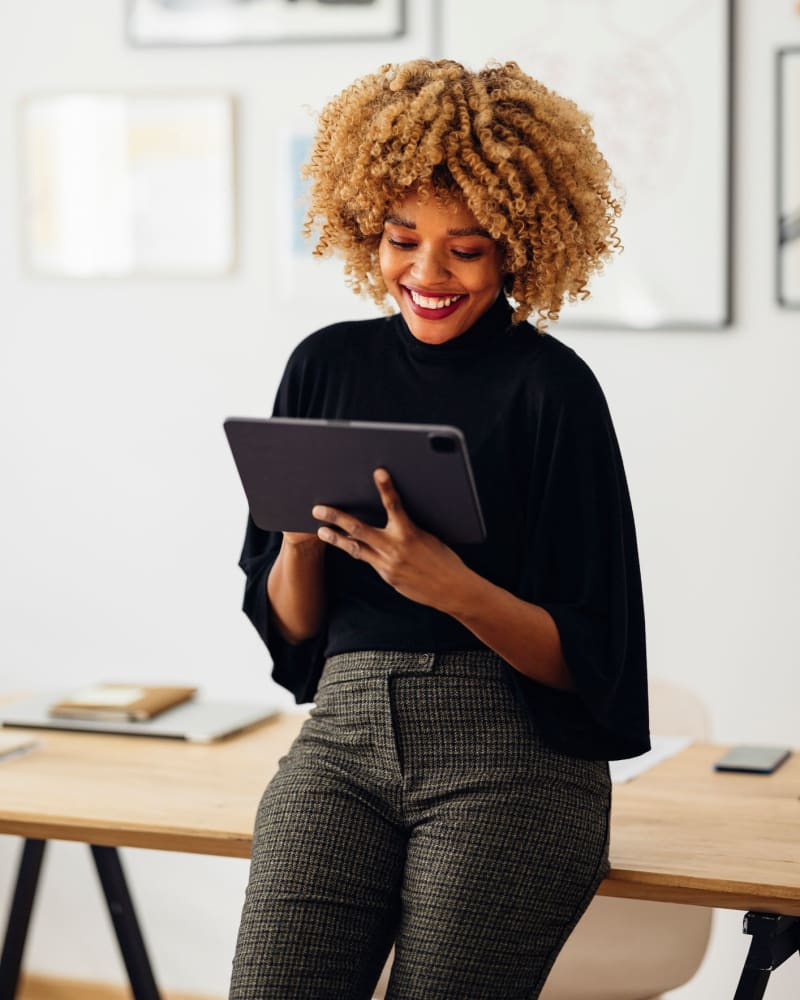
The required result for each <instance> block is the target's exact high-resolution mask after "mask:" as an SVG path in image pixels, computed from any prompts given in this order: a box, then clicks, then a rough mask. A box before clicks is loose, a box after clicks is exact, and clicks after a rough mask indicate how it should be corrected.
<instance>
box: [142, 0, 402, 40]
mask: <svg viewBox="0 0 800 1000" xmlns="http://www.w3.org/2000/svg"><path fill="white" fill-rule="evenodd" d="M126 24H127V37H128V41H129V42H130V43H131V44H132V45H143V46H152V45H247V44H251V45H264V44H269V43H285V42H289V43H291V42H304V43H306V42H353V41H359V42H361V41H365V42H374V41H382V40H386V39H391V38H398V37H400V36H401V35H403V34H405V31H406V0H248V2H247V3H243V2H241V0H128V8H127V19H126Z"/></svg>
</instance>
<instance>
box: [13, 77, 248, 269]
mask: <svg viewBox="0 0 800 1000" xmlns="http://www.w3.org/2000/svg"><path fill="white" fill-rule="evenodd" d="M20 131H21V142H20V149H21V153H22V160H23V162H22V169H21V177H22V183H23V188H24V191H23V197H22V199H21V204H22V206H23V224H22V229H23V233H24V257H25V260H26V262H27V265H28V267H29V268H30V270H31V271H32V272H34V273H37V274H42V275H51V276H60V277H71V278H80V277H87V278H96V277H115V278H116V277H133V276H145V275H153V276H159V277H164V276H168V277H183V276H203V277H213V276H220V275H225V274H228V273H230V272H231V271H232V270H233V269H234V268H235V265H236V242H237V236H236V198H235V175H236V167H235V159H236V158H235V106H234V101H233V98H232V97H231V96H229V95H220V94H211V95H209V94H188V95H187V94H147V93H144V94H142V93H140V94H127V93H93V92H76V93H61V94H46V95H36V96H32V97H29V98H26V99H25V100H23V102H22V104H21V107H20Z"/></svg>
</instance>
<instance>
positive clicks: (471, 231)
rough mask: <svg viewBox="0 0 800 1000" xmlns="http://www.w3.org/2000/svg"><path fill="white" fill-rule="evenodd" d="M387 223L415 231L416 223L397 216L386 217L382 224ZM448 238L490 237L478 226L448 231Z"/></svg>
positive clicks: (488, 238)
mask: <svg viewBox="0 0 800 1000" xmlns="http://www.w3.org/2000/svg"><path fill="white" fill-rule="evenodd" d="M386 222H388V223H389V224H390V225H392V226H400V227H402V228H403V229H416V228H417V224H416V222H412V221H411V219H404V218H402V216H399V215H387V216H386V218H385V220H384V223H386ZM447 235H448V236H485V237H486V239H487V240H490V239H491V238H492V237H491V236H490V235H489V233H487V232H486V230H485V229H481V227H480V226H467V227H466V229H448V230H447Z"/></svg>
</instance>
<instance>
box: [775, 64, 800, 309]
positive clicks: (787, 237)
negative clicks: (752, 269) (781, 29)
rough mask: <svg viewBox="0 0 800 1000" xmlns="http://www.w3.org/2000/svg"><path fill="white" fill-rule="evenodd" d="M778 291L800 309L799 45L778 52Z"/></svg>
mask: <svg viewBox="0 0 800 1000" xmlns="http://www.w3.org/2000/svg"><path fill="white" fill-rule="evenodd" d="M777 91H778V100H777V119H778V120H777V128H776V136H777V153H776V162H777V165H778V183H777V187H776V190H777V196H778V204H777V215H778V219H777V233H778V239H777V268H776V271H777V294H778V302H779V303H780V304H781V305H782V306H784V307H785V308H787V309H800V48H795V49H782V50H781V51H779V52H778V55H777Z"/></svg>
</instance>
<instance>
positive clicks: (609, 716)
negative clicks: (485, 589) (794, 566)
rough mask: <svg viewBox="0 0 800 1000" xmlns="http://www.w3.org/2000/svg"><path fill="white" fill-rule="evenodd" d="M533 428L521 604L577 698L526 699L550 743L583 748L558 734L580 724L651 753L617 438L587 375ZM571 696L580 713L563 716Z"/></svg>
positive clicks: (639, 611)
mask: <svg viewBox="0 0 800 1000" xmlns="http://www.w3.org/2000/svg"><path fill="white" fill-rule="evenodd" d="M536 424H537V428H536V441H535V446H534V447H533V448H532V449H531V451H532V465H531V468H530V480H529V484H528V498H529V503H528V510H527V522H526V531H525V539H524V546H523V551H522V554H521V557H522V558H521V562H522V565H521V574H520V589H519V596H520V597H522V598H523V599H524V600H527V601H530V602H532V603H534V604H537V605H539V606H540V607H542V608H544V609H545V610H546V611H547V612H548V613H549V614H550V615H551V616H552V618H553V620H554V622H555V624H556V627H557V629H558V633H559V637H560V640H561V646H562V650H563V653H564V658H565V660H566V663H567V665H568V667H569V670H570V673H571V675H572V678H573V680H574V684H575V693H574V694H569V695H564V693H563V692H557V691H554V690H553V689H549V688H548V689H545V688H544V687H543V686H542V685H537V684H534V682H529V683H524V682H523V685H522V686H523V687H525V688H526V694H527V697H526V700H527V701H528V702H529V704H530V705H531V706H532V707H534V711H536V712H537V714H539V715H540V716H541V717H542V718H543V720H544V725H545V727H547V728H550V729H551V730H553V732H554V735H555V741H558V739H559V735H560V736H562V737H563V738H565V739H567V738H568V739H569V740H571V742H572V743H573V744H574V743H575V742H576V740H577V741H578V742H579V735H580V734H579V733H573V734H567V733H565V732H564V733H561V734H559V733H557V732H555V731H556V730H557V728H558V726H557V722H556V720H557V719H558V718H559V717H562V718H563V719H564V720H565V724H567V721H569V724H577V726H578V728H579V729H580V728H581V721H580V720H581V719H582V720H583V724H584V727H585V728H586V729H593V730H595V735H594V736H593V737H592V739H593V740H594V742H595V743H597V741H598V734H600V737H599V738H600V742H602V743H604V744H605V745H606V746H607V747H608V751H609V752H608V755H609V757H617V756H633V755H635V754H638V753H642V752H643V751H644V750H646V749H647V748H648V746H649V741H648V706H647V679H646V651H645V628H644V610H643V600H642V587H641V578H640V570H639V556H638V550H637V543H636V532H635V527H634V520H633V513H632V510H631V501H630V496H629V492H628V486H627V482H626V478H625V471H624V468H623V463H622V456H621V454H620V450H619V445H618V442H617V437H616V434H615V432H614V427H613V425H612V421H611V416H610V413H609V410H608V406H607V404H606V400H605V397H604V396H603V393H602V391H601V389H600V386H599V385H598V384H597V381H596V380H595V379H594V376H593V375H591V373H590V372H589V371H588V369H586V370H585V371H584V372H582V373H581V377H579V378H576V379H574V380H573V381H571V382H570V383H569V384H568V385H567V386H566V388H565V390H564V391H563V392H562V393H560V394H559V396H558V397H557V399H556V400H555V401H554V402H553V401H552V400H551V401H550V403H549V405H548V406H546V407H544V409H543V410H542V411H541V412H540V413H539V414H538V418H537V421H536ZM524 681H525V682H527V681H528V679H527V678H525V679H524ZM576 697H577V701H578V705H577V708H578V709H579V710H578V711H577V712H576V711H568V712H564V711H561V709H563V708H564V706H565V702H567V701H569V700H572V702H573V705H574V703H575V699H576ZM544 716H548V717H547V718H546V719H545V718H544Z"/></svg>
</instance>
